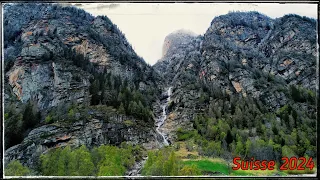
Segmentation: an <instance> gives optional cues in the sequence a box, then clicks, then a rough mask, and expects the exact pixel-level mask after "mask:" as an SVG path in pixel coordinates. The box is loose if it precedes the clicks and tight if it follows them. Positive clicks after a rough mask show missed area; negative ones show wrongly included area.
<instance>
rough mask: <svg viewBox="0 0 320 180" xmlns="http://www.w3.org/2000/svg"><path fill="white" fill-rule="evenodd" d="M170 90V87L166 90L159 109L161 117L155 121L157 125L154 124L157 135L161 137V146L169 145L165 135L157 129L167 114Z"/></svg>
mask: <svg viewBox="0 0 320 180" xmlns="http://www.w3.org/2000/svg"><path fill="white" fill-rule="evenodd" d="M171 89H172V87H169V89H168V90H167V96H168V97H167V99H166V100H165V101H164V102H163V103H162V104H161V108H162V114H161V116H160V117H159V118H158V119H157V123H156V127H157V128H156V131H157V133H158V134H159V135H160V136H161V139H162V144H163V145H165V146H168V145H169V142H168V140H167V137H166V134H165V133H163V132H161V131H160V130H159V129H160V128H161V126H162V125H163V124H164V121H165V120H166V119H167V113H166V109H167V107H168V104H169V102H170V96H171Z"/></svg>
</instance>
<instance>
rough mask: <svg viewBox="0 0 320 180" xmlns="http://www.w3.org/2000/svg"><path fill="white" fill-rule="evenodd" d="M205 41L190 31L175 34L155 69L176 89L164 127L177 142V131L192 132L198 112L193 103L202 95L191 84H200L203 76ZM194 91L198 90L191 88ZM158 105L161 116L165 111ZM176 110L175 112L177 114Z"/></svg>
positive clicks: (165, 46) (167, 39)
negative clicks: (200, 78) (179, 129)
mask: <svg viewBox="0 0 320 180" xmlns="http://www.w3.org/2000/svg"><path fill="white" fill-rule="evenodd" d="M201 42H202V37H201V36H197V35H195V34H194V33H192V32H190V31H186V30H179V31H176V32H173V33H171V34H170V35H168V36H167V37H166V38H165V42H164V46H163V51H164V52H165V53H164V56H163V57H162V59H160V60H159V61H158V62H157V63H156V64H155V65H154V66H153V67H154V68H155V70H156V71H158V72H159V74H161V75H163V77H164V79H165V80H166V83H167V84H168V86H172V87H173V88H172V93H173V94H172V97H171V102H169V108H168V110H169V112H171V113H169V114H168V118H167V120H166V121H165V124H164V126H163V127H164V132H165V133H166V134H168V135H169V137H168V138H169V140H170V141H173V139H174V138H175V137H176V136H175V133H174V132H175V130H176V129H177V127H181V126H183V128H184V129H190V128H192V123H191V121H190V119H192V118H193V116H194V112H195V111H194V109H196V107H195V104H194V103H193V100H195V99H198V98H199V96H200V94H199V93H198V92H197V90H194V91H193V90H190V91H189V92H188V93H186V92H187V90H186V88H188V87H190V82H196V81H197V79H196V77H197V76H198V74H199V68H200V63H201V61H202V59H203V58H202V56H201V53H200V47H201ZM191 88H194V87H191ZM159 104H160V102H158V104H155V106H154V107H155V109H154V111H155V112H158V111H159V112H158V113H161V107H160V106H159ZM172 107H174V108H175V109H174V110H173V109H172Z"/></svg>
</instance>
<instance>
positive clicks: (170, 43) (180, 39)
mask: <svg viewBox="0 0 320 180" xmlns="http://www.w3.org/2000/svg"><path fill="white" fill-rule="evenodd" d="M196 36H197V34H196V33H194V32H192V31H190V30H186V29H179V30H176V31H174V32H172V33H170V34H169V35H167V36H166V37H165V39H164V43H163V48H162V57H164V56H166V55H167V54H168V51H169V50H170V49H172V50H173V49H175V47H178V46H181V45H185V44H188V43H189V42H191V41H192V39H193V38H195V37H196Z"/></svg>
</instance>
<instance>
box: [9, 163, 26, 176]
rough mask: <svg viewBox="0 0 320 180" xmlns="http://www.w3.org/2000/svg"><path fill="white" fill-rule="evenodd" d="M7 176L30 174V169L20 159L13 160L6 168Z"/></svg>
mask: <svg viewBox="0 0 320 180" xmlns="http://www.w3.org/2000/svg"><path fill="white" fill-rule="evenodd" d="M4 172H5V175H6V176H28V175H30V170H29V169H28V168H27V167H24V166H23V165H22V164H21V163H20V162H19V161H17V160H13V161H11V162H10V163H9V164H8V165H7V167H6V168H5V171H4Z"/></svg>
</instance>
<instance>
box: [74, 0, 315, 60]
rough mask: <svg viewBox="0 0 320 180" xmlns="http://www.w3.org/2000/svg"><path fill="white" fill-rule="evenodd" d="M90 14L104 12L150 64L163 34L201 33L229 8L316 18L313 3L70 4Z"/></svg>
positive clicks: (158, 52) (156, 56) (158, 54)
mask: <svg viewBox="0 0 320 180" xmlns="http://www.w3.org/2000/svg"><path fill="white" fill-rule="evenodd" d="M72 4H73V5H76V6H77V7H79V8H82V9H84V10H86V11H87V12H89V13H91V14H92V15H94V16H98V15H106V16H108V17H109V18H110V20H111V21H112V22H113V23H114V24H116V25H117V26H118V28H119V29H120V30H121V31H122V32H123V33H124V34H125V36H126V38H127V40H128V41H129V43H130V44H131V45H132V47H133V49H134V50H135V51H136V53H137V54H138V55H139V56H141V57H143V59H144V60H145V61H146V62H147V63H148V64H150V65H154V64H155V63H156V62H157V61H158V60H159V59H161V56H162V45H163V41H164V39H165V37H166V36H167V35H169V34H170V33H172V32H174V31H176V30H179V29H186V30H190V31H192V32H194V33H196V34H198V35H202V34H204V33H205V32H206V30H207V29H208V28H209V26H210V23H211V21H212V20H213V19H214V17H216V16H219V15H224V14H227V13H228V12H230V11H244V12H245V11H257V12H259V13H262V14H264V15H267V16H269V17H271V18H278V17H282V16H284V15H286V14H298V15H300V16H307V17H310V18H314V19H317V5H316V4H278V3H260V4H259V3H237V4H236V3H232V4H227V3H82V4H80V3H72Z"/></svg>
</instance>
